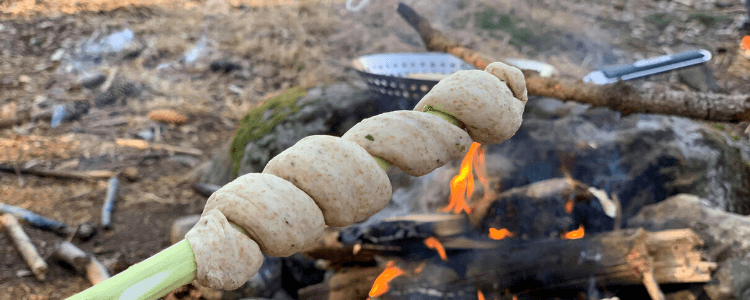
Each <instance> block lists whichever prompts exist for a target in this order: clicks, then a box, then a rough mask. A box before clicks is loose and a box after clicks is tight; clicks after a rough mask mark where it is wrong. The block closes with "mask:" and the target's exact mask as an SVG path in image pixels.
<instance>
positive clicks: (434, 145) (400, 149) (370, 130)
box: [342, 110, 472, 176]
mask: <svg viewBox="0 0 750 300" xmlns="http://www.w3.org/2000/svg"><path fill="white" fill-rule="evenodd" d="M342 138H343V139H345V140H350V141H353V142H356V143H357V144H359V145H360V146H362V147H363V148H365V149H366V150H367V152H369V153H370V154H371V155H373V156H377V157H380V158H383V159H385V160H387V161H388V162H390V163H392V164H394V165H396V166H397V167H398V168H399V169H401V170H403V171H404V172H406V173H407V174H409V175H412V176H423V175H427V174H428V173H430V172H432V171H433V170H435V169H437V168H439V167H441V166H443V165H445V164H446V163H448V162H450V161H452V160H454V159H457V158H461V157H464V156H465V155H466V152H468V151H469V147H470V146H471V142H472V141H471V137H469V134H468V133H466V131H464V130H462V129H461V128H458V127H456V126H454V125H453V124H451V123H448V122H446V121H445V120H443V119H442V118H441V117H438V116H435V115H431V114H426V113H423V112H417V111H408V110H406V111H394V112H388V113H384V114H380V115H377V116H374V117H372V118H368V119H365V120H362V122H359V123H357V124H356V125H354V127H352V128H351V129H349V131H347V132H346V133H345V134H344V136H343V137H342Z"/></svg>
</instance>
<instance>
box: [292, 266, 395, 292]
mask: <svg viewBox="0 0 750 300" xmlns="http://www.w3.org/2000/svg"><path fill="white" fill-rule="evenodd" d="M381 272H383V268H382V267H369V268H361V267H357V268H350V269H347V270H342V271H340V272H337V273H336V274H335V275H333V276H332V277H331V278H330V279H329V280H326V281H324V282H323V283H319V284H316V285H312V286H309V287H306V288H303V289H300V290H299V292H298V295H299V299H300V300H351V299H365V298H367V296H368V293H369V292H370V289H371V288H372V284H373V282H374V281H375V278H377V277H378V275H380V273H381Z"/></svg>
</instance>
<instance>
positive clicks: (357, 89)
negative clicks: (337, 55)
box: [201, 82, 382, 185]
mask: <svg viewBox="0 0 750 300" xmlns="http://www.w3.org/2000/svg"><path fill="white" fill-rule="evenodd" d="M381 112H382V111H380V109H379V105H378V100H377V99H376V98H374V97H373V96H372V95H371V94H370V92H369V90H368V89H367V86H365V85H364V84H363V83H359V82H357V83H336V84H332V85H321V86H316V87H312V88H308V89H303V88H293V89H289V90H287V91H285V92H283V93H281V94H280V95H278V96H276V97H273V98H271V99H269V100H267V101H266V102H264V103H263V104H262V105H261V106H259V107H257V108H255V109H252V110H250V111H249V112H248V113H247V114H246V115H245V117H244V118H243V119H242V121H240V125H239V126H238V129H237V133H236V135H235V138H234V140H233V141H232V142H231V143H229V144H228V145H226V146H225V147H224V148H222V149H220V150H219V151H221V152H219V153H217V155H215V157H214V159H213V161H212V166H211V167H210V168H209V169H208V171H207V172H205V173H204V175H203V177H202V178H201V181H202V182H207V183H212V184H218V185H224V184H226V183H228V182H229V181H231V180H232V179H234V177H235V176H234V175H233V167H234V168H235V169H234V170H236V171H237V174H236V176H241V175H244V174H247V173H253V172H261V171H263V168H264V167H265V166H266V163H268V161H269V160H271V158H273V157H275V156H276V155H277V154H279V153H281V152H282V151H284V150H286V149H287V148H289V147H291V146H292V145H294V144H295V143H296V142H297V141H299V140H300V139H302V138H304V137H306V136H310V135H318V134H323V135H333V136H341V135H343V134H344V133H345V132H346V131H347V130H349V128H351V127H352V126H354V124H357V123H358V122H359V121H361V120H363V119H365V118H368V117H371V116H374V115H377V114H379V113H381ZM233 159H234V163H235V165H234V166H233V165H232V163H233Z"/></svg>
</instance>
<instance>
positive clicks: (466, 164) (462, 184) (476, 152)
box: [443, 142, 489, 214]
mask: <svg viewBox="0 0 750 300" xmlns="http://www.w3.org/2000/svg"><path fill="white" fill-rule="evenodd" d="M480 146H481V144H479V143H477V142H474V143H472V144H471V147H470V148H469V152H468V153H466V156H464V159H463V161H461V168H460V171H459V173H458V175H456V176H455V177H453V179H452V180H451V197H450V203H448V205H447V206H446V207H445V208H443V211H445V212H449V211H453V213H455V214H460V213H461V212H462V211H465V212H466V213H471V207H469V205H468V204H466V199H470V198H471V195H472V194H473V193H474V175H473V174H472V167H476V169H477V172H478V173H480V174H478V176H479V182H480V183H482V185H483V186H484V187H485V191H489V184H488V183H487V171H486V169H485V168H484V150H483V149H480ZM485 194H488V193H487V192H485Z"/></svg>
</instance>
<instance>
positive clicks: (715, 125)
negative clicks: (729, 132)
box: [711, 124, 724, 130]
mask: <svg viewBox="0 0 750 300" xmlns="http://www.w3.org/2000/svg"><path fill="white" fill-rule="evenodd" d="M711 126H712V127H713V128H714V129H716V130H724V125H722V124H714V125H711Z"/></svg>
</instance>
